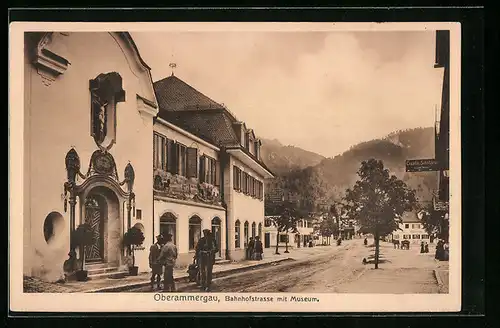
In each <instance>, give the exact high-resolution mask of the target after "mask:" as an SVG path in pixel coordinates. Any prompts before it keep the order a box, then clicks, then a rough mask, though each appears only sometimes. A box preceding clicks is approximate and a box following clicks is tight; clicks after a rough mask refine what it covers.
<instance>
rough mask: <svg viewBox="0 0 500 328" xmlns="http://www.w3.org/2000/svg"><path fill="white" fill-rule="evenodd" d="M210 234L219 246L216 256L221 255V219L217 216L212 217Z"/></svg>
mask: <svg viewBox="0 0 500 328" xmlns="http://www.w3.org/2000/svg"><path fill="white" fill-rule="evenodd" d="M212 234H213V236H214V238H215V242H216V243H217V247H218V248H219V252H218V253H217V254H216V255H217V256H218V257H221V256H222V245H221V241H222V238H221V220H220V218H218V217H215V218H213V219H212Z"/></svg>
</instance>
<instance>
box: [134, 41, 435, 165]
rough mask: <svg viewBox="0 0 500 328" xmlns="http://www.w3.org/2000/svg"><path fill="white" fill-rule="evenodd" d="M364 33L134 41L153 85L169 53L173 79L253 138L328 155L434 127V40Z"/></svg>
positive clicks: (164, 73)
mask: <svg viewBox="0 0 500 328" xmlns="http://www.w3.org/2000/svg"><path fill="white" fill-rule="evenodd" d="M370 33H372V35H371V36H372V37H371V38H370V35H367V34H366V32H365V33H361V34H359V33H346V32H332V33H304V32H301V33H292V32H282V33H262V32H261V33H250V32H245V33H241V32H238V33H236V32H227V33H226V32H213V33H176V34H174V33H162V34H161V37H159V36H158V35H156V36H152V35H145V34H144V35H140V36H137V34H138V33H135V34H134V35H133V36H134V37H135V38H136V39H138V46H139V49H140V51H141V54H142V55H143V57H144V58H145V60H146V62H148V64H149V65H150V66H151V67H152V73H153V77H154V79H155V80H157V79H159V78H162V77H164V76H167V75H170V68H169V67H168V63H169V62H170V61H171V60H172V55H174V58H175V61H176V63H177V64H178V69H177V70H176V73H175V74H176V75H177V76H178V77H179V78H181V79H183V80H184V81H186V82H187V83H189V84H191V85H192V86H193V87H195V88H197V89H198V90H199V91H201V92H203V93H205V94H206V95H208V96H209V97H211V98H213V99H214V100H216V101H218V102H222V103H225V104H226V105H227V106H228V107H229V109H230V110H231V111H232V112H233V113H235V114H236V116H237V117H238V118H239V119H241V120H244V121H246V122H247V125H248V126H249V127H252V128H254V129H255V131H256V133H257V134H258V135H260V136H262V137H266V138H276V139H278V140H280V141H281V142H282V143H284V144H293V145H296V146H299V147H302V148H304V149H307V150H311V151H315V152H317V153H320V154H322V155H325V156H334V155H336V154H338V153H341V152H343V151H345V150H346V149H347V148H349V147H350V146H352V145H354V144H356V143H359V142H362V141H367V140H370V139H373V138H377V137H382V136H384V135H386V134H388V133H390V132H392V131H395V130H398V129H405V128H413V127H419V126H433V124H434V110H435V107H436V106H437V105H439V102H440V93H441V89H440V86H441V79H442V72H440V71H439V70H437V69H435V68H433V64H434V34H433V33H432V32H406V33H403V32H399V33H397V34H394V33H393V34H391V33H387V32H385V33H384V32H370ZM153 39H160V40H161V42H158V41H155V42H153V41H152V40H153ZM372 39H374V40H372ZM155 45H156V46H155Z"/></svg>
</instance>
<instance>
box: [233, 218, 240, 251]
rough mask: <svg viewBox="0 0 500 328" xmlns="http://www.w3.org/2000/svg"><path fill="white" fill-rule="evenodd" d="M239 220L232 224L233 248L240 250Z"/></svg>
mask: <svg viewBox="0 0 500 328" xmlns="http://www.w3.org/2000/svg"><path fill="white" fill-rule="evenodd" d="M240 225H241V224H240V220H237V221H236V222H235V223H234V248H240V247H241V246H240V229H241V227H240Z"/></svg>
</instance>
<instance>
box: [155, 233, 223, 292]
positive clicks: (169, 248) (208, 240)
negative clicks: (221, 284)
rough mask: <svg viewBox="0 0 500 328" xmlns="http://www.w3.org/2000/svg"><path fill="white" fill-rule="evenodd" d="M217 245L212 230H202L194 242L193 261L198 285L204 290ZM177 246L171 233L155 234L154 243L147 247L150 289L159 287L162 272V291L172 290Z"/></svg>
mask: <svg viewBox="0 0 500 328" xmlns="http://www.w3.org/2000/svg"><path fill="white" fill-rule="evenodd" d="M217 251H218V246H217V243H216V241H215V238H213V236H212V232H211V231H210V230H209V229H205V230H203V237H201V238H200V239H199V240H198V243H197V244H196V252H195V255H194V258H193V259H194V262H195V263H196V267H197V268H198V270H199V275H200V279H199V280H200V287H201V289H202V290H204V291H208V290H209V289H210V285H211V282H212V270H213V265H214V263H215V254H216V253H217ZM177 255H178V253H177V246H175V244H174V243H173V241H172V235H171V234H167V235H165V236H163V235H158V236H156V243H154V244H153V245H152V246H151V248H150V249H149V267H150V268H151V289H153V290H154V289H155V283H156V284H157V289H160V288H161V276H162V274H163V291H164V292H174V291H175V282H174V267H175V263H176V260H177Z"/></svg>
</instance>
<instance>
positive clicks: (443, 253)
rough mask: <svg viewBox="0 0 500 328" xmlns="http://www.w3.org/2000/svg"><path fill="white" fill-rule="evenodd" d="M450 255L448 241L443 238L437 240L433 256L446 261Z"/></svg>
mask: <svg viewBox="0 0 500 328" xmlns="http://www.w3.org/2000/svg"><path fill="white" fill-rule="evenodd" d="M449 257H450V250H449V245H448V243H446V242H444V240H441V239H440V240H439V241H438V242H437V244H436V255H435V256H434V258H435V259H436V260H438V261H448V259H449Z"/></svg>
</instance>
